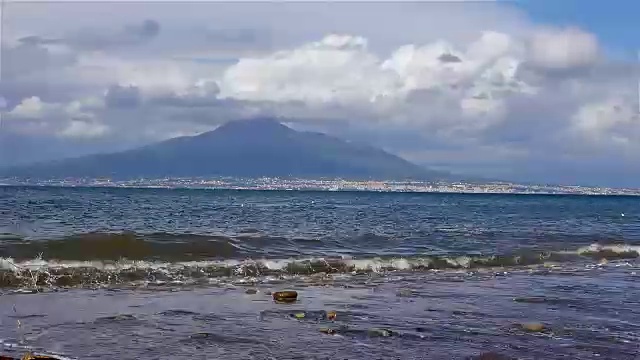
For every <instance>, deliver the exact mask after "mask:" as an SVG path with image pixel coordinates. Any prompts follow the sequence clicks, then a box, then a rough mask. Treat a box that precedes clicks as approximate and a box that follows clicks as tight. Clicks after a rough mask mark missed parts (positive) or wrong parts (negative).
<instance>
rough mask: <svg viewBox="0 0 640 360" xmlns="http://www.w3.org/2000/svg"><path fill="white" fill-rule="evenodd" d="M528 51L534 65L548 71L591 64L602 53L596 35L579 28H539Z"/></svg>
mask: <svg viewBox="0 0 640 360" xmlns="http://www.w3.org/2000/svg"><path fill="white" fill-rule="evenodd" d="M528 50H529V53H528V59H529V60H530V61H531V63H532V65H534V66H537V67H540V68H543V69H548V70H567V69H573V68H576V67H577V68H582V67H588V66H591V65H593V64H594V63H595V62H596V61H597V60H598V57H599V55H600V50H599V45H598V40H597V38H596V37H595V36H594V35H593V34H590V33H587V32H584V31H582V30H580V29H577V28H567V29H544V30H539V31H537V32H536V33H535V34H534V36H533V37H532V38H531V40H530V42H529V49H528Z"/></svg>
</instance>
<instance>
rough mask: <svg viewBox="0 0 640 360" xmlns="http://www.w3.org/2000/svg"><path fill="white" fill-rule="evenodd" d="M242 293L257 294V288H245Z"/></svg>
mask: <svg viewBox="0 0 640 360" xmlns="http://www.w3.org/2000/svg"><path fill="white" fill-rule="evenodd" d="M244 293H245V294H249V295H253V294H257V293H258V290H256V289H247V290H246V291H245V292H244Z"/></svg>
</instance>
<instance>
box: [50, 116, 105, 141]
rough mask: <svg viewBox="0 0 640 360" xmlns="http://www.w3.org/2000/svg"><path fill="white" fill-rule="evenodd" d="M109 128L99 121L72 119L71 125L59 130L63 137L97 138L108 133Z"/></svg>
mask: <svg viewBox="0 0 640 360" xmlns="http://www.w3.org/2000/svg"><path fill="white" fill-rule="evenodd" d="M108 131H109V128H108V127H107V126H106V125H104V124H100V123H97V122H90V121H83V120H71V122H70V123H69V125H68V126H67V127H65V128H64V129H62V130H60V131H59V132H58V135H60V136H62V137H70V138H95V137H102V136H104V135H105V134H106V133H108Z"/></svg>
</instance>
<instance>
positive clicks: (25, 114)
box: [9, 96, 45, 119]
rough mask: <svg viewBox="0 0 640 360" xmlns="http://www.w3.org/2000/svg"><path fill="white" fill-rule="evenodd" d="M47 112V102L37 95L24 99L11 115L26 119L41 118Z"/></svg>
mask: <svg viewBox="0 0 640 360" xmlns="http://www.w3.org/2000/svg"><path fill="white" fill-rule="evenodd" d="M44 113H45V104H44V103H43V102H42V101H41V100H40V98H39V97H37V96H32V97H30V98H28V99H24V100H22V102H21V103H20V104H18V105H17V106H16V107H15V108H13V110H11V111H10V112H9V115H12V116H15V117H17V118H24V119H40V118H41V117H42V116H43V115H44Z"/></svg>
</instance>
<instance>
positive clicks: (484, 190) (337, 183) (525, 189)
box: [0, 178, 640, 196]
mask: <svg viewBox="0 0 640 360" xmlns="http://www.w3.org/2000/svg"><path fill="white" fill-rule="evenodd" d="M0 185H1V186H57V187H114V188H166V189H221V190H223V189H226V190H280V191H284V190H293V191H295V190H297V191H376V192H420V193H469V194H575V195H633V196H638V195H640V189H635V188H607V187H587V186H568V185H567V186H565V185H523V184H516V183H509V182H490V183H472V182H417V181H416V182H414V181H355V180H341V179H325V180H322V179H320V180H312V179H289V178H257V179H242V178H215V179H209V178H207V179H203V178H188V179H186V178H164V179H136V180H126V181H124V180H118V181H117V180H111V179H84V178H81V179H76V178H66V179H57V180H24V179H16V178H7V179H0Z"/></svg>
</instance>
